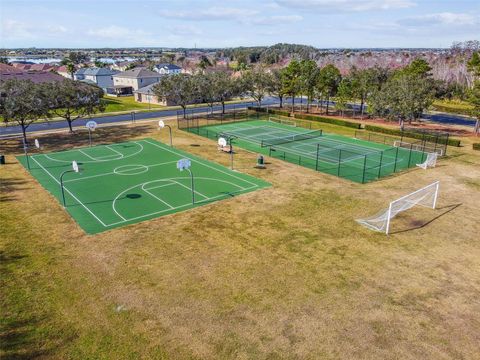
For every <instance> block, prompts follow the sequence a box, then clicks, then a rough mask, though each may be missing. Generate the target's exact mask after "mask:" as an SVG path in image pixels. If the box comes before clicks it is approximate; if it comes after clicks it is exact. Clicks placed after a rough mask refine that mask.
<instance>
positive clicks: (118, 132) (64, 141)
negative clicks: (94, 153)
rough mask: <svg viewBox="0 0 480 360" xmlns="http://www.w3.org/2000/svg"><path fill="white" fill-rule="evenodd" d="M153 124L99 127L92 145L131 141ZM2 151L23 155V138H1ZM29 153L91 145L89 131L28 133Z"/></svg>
mask: <svg viewBox="0 0 480 360" xmlns="http://www.w3.org/2000/svg"><path fill="white" fill-rule="evenodd" d="M152 129H153V128H152V126H151V125H136V126H116V127H105V128H98V129H96V130H95V131H94V132H92V145H93V146H95V145H103V144H112V143H119V142H124V141H130V140H131V139H132V138H135V137H140V136H142V135H146V134H147V133H149V132H151V131H152ZM36 138H38V139H39V141H40V146H41V148H40V149H37V148H36V147H35V145H33V140H34V139H36ZM0 141H1V143H0V152H1V153H3V154H6V155H23V143H22V139H21V138H15V139H8V140H0ZM28 141H29V154H31V155H35V154H41V153H43V152H51V151H61V150H71V149H72V148H76V147H87V146H89V140H88V131H86V130H75V132H74V133H72V134H70V133H68V132H62V133H51V134H43V135H38V136H37V135H34V134H29V135H28Z"/></svg>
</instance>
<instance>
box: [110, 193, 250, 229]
mask: <svg viewBox="0 0 480 360" xmlns="http://www.w3.org/2000/svg"><path fill="white" fill-rule="evenodd" d="M256 187H257V186H250V187H248V188H245V189H244V190H245V191H247V190H250V189H254V188H256ZM225 196H226V195H225V194H221V195H216V196H212V197H209V198H207V199H205V200H199V201H195V204H198V203H203V202H208V201H211V200H215V199H218V198H220V197H225ZM188 206H192V204H191V203H188V204H184V205H179V206H175V207H174V208H173V209H165V210H160V211H155V212H153V213H149V214H144V215H140V216H136V217H134V218H130V219H128V221H135V220H138V219H142V218H145V217H149V216H153V215H158V214H162V213H164V212H167V211H175V210H178V209H182V208H184V207H188ZM124 222H125V221H117V222H115V223H111V224H108V225H107V226H108V227H110V226H115V225H119V224H123V223H124Z"/></svg>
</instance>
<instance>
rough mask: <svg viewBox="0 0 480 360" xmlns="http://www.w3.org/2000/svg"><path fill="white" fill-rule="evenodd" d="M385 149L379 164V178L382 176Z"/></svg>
mask: <svg viewBox="0 0 480 360" xmlns="http://www.w3.org/2000/svg"><path fill="white" fill-rule="evenodd" d="M384 151H385V150H383V151H382V152H381V153H380V164H379V166H378V178H379V179H380V177H381V176H382V161H383V152H384Z"/></svg>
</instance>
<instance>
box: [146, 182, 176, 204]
mask: <svg viewBox="0 0 480 360" xmlns="http://www.w3.org/2000/svg"><path fill="white" fill-rule="evenodd" d="M145 185H146V184H143V185H142V190H143V191H145V192H146V193H147V194H148V195H150V196H152V197H154V198H155V199H157V200H158V201H161V202H162V203H164V204H165V205H167V206H168V207H169V208H170V209H173V206H172V205H170V204H169V203H168V202H166V201H165V200H162V199H161V198H159V197H158V196H156V195H153V194H152V193H151V192H150V191H148V190H150V189H148V190H147V189H145Z"/></svg>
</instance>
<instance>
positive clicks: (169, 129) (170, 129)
mask: <svg viewBox="0 0 480 360" xmlns="http://www.w3.org/2000/svg"><path fill="white" fill-rule="evenodd" d="M165 126H166V127H168V132H169V133H170V146H172V147H173V145H172V128H171V127H170V125H167V124H165Z"/></svg>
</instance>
